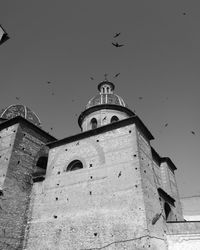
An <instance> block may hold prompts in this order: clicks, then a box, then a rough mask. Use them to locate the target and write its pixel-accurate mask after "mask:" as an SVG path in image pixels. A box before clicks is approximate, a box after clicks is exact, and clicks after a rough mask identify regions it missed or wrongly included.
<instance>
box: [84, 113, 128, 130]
mask: <svg viewBox="0 0 200 250" xmlns="http://www.w3.org/2000/svg"><path fill="white" fill-rule="evenodd" d="M113 116H117V117H118V118H119V120H122V119H126V118H128V117H129V116H128V115H127V114H126V113H124V112H121V111H117V110H108V109H102V110H99V111H96V112H92V113H91V114H90V115H88V116H87V117H86V118H85V119H84V120H83V123H82V129H83V131H86V130H90V129H91V128H92V127H91V120H92V118H96V120H97V124H98V127H99V126H103V125H106V124H110V122H111V118H112V117H113Z"/></svg>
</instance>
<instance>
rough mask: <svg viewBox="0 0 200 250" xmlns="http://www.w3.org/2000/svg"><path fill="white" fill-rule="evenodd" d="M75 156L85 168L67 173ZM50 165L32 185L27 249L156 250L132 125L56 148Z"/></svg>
mask: <svg viewBox="0 0 200 250" xmlns="http://www.w3.org/2000/svg"><path fill="white" fill-rule="evenodd" d="M74 159H79V160H81V161H82V162H83V165H84V168H83V169H81V170H77V171H74V172H66V168H67V166H68V164H69V163H70V162H71V161H72V160H74ZM48 163H49V164H48V167H47V175H46V179H45V181H44V182H43V183H36V184H34V192H33V193H32V199H31V206H30V214H31V219H30V221H29V235H28V241H27V244H26V246H25V249H45V248H48V247H49V249H93V248H94V249H96V248H101V247H105V248H107V249H133V247H137V249H144V248H147V247H148V249H154V248H150V245H149V244H150V241H149V239H148V233H147V223H146V214H145V207H144V202H143V195H142V185H141V175H140V166H139V157H138V148H137V143H136V130H135V126H134V125H131V126H127V127H124V128H120V129H116V130H113V131H111V132H107V133H103V134H100V135H97V136H93V137H89V138H87V139H84V140H80V141H75V142H72V143H69V144H66V145H62V146H60V147H57V148H53V149H51V150H50V153H49V161H48ZM135 225H137V226H135ZM35 237H37V238H38V242H39V244H37V243H36V242H35ZM140 237H141V238H140ZM137 238H138V239H137ZM50 246H51V247H50ZM106 246H107V247H106ZM135 249H136V248H135Z"/></svg>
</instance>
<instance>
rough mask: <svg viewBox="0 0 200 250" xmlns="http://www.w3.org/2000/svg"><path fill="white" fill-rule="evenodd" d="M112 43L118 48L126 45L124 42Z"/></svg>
mask: <svg viewBox="0 0 200 250" xmlns="http://www.w3.org/2000/svg"><path fill="white" fill-rule="evenodd" d="M112 45H113V46H115V47H116V48H120V47H122V46H124V44H119V43H112Z"/></svg>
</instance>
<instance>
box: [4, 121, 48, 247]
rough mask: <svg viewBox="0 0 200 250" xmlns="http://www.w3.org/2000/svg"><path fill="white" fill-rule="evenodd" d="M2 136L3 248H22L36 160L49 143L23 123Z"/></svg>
mask: <svg viewBox="0 0 200 250" xmlns="http://www.w3.org/2000/svg"><path fill="white" fill-rule="evenodd" d="M0 136H1V138H0V145H1V149H2V150H0V151H1V155H2V157H1V160H2V161H3V162H2V161H1V165H0V171H1V172H0V173H1V189H2V192H3V195H1V196H0V206H1V211H0V212H1V216H0V235H1V237H0V249H4V250H7V249H8V250H10V249H22V244H23V240H24V233H25V231H24V230H25V226H26V220H27V210H28V207H29V201H30V193H31V188H32V172H33V168H34V166H35V165H34V164H35V158H36V156H37V153H38V151H39V150H40V149H41V147H42V145H44V144H45V143H47V142H48V140H47V139H46V138H44V137H42V136H40V135H39V134H38V133H36V132H35V131H34V130H32V129H30V128H28V127H27V126H24V125H23V124H15V125H13V126H10V127H8V128H5V129H3V130H1V131H0ZM2 177H3V178H2Z"/></svg>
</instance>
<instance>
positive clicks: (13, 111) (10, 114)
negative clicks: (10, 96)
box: [0, 104, 41, 127]
mask: <svg viewBox="0 0 200 250" xmlns="http://www.w3.org/2000/svg"><path fill="white" fill-rule="evenodd" d="M16 116H22V117H23V118H25V119H26V120H28V121H29V122H31V123H33V124H34V125H36V126H38V127H40V125H41V122H40V119H39V118H38V116H37V115H36V114H35V113H34V112H33V111H32V110H31V109H30V108H28V107H26V106H25V105H22V104H13V105H10V106H9V107H7V108H6V109H4V110H2V111H1V112H0V118H4V119H8V120H9V119H12V118H14V117H16Z"/></svg>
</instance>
